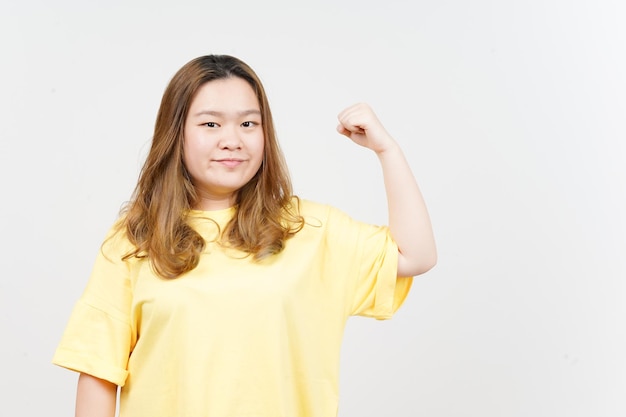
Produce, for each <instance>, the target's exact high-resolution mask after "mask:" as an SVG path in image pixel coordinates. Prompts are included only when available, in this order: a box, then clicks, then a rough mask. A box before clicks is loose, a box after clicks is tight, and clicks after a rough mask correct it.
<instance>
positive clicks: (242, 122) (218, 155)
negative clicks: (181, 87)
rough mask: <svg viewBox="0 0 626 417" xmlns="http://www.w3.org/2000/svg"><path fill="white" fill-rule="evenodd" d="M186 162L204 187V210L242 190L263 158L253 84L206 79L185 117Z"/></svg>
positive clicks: (218, 206)
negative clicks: (208, 80) (251, 85)
mask: <svg viewBox="0 0 626 417" xmlns="http://www.w3.org/2000/svg"><path fill="white" fill-rule="evenodd" d="M184 137H185V141H184V144H183V154H184V157H183V158H184V159H183V160H184V163H185V167H186V168H187V171H188V172H189V174H190V176H191V179H192V181H193V183H194V185H195V187H196V190H197V191H198V195H199V197H200V198H199V202H198V204H197V206H196V207H195V208H197V209H200V210H220V209H225V208H228V207H231V206H232V205H233V204H234V203H235V197H236V194H237V191H238V190H239V189H240V188H241V187H243V186H244V185H245V184H246V183H247V182H248V181H250V180H251V179H252V177H254V175H255V174H256V173H257V171H258V170H259V167H260V166H261V162H262V161H263V148H264V137H263V126H262V124H261V112H260V108H259V103H258V100H257V98H256V95H255V93H254V91H253V90H252V87H250V84H248V83H247V82H246V81H245V80H242V79H241V78H236V77H233V78H226V79H220V80H215V81H210V82H208V83H206V84H204V85H203V86H202V87H201V88H200V90H199V91H198V93H197V94H196V96H195V97H194V99H193V101H192V102H191V107H190V108H189V115H188V116H187V120H186V121H185V130H184Z"/></svg>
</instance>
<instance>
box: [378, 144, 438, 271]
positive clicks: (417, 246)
mask: <svg viewBox="0 0 626 417" xmlns="http://www.w3.org/2000/svg"><path fill="white" fill-rule="evenodd" d="M377 155H378V158H379V160H380V163H381V166H382V170H383V177H384V183H385V191H386V193H387V203H388V209H389V229H390V231H391V235H392V237H393V239H394V240H395V242H396V244H397V245H398V252H399V253H398V276H415V275H419V274H422V273H424V272H426V271H428V270H429V269H431V268H432V267H433V266H434V265H435V264H436V262H437V249H436V246H435V239H434V236H433V230H432V226H431V222H430V216H429V215H428V210H427V208H426V204H425V203H424V199H423V197H422V193H421V191H420V189H419V186H418V184H417V181H416V180H415V177H414V176H413V173H412V172H411V168H410V167H409V164H408V162H407V160H406V158H405V156H404V154H403V152H402V150H401V149H400V147H399V146H398V145H397V144H396V143H395V141H394V142H393V146H390V147H388V148H386V149H385V150H383V151H381V152H378V153H377Z"/></svg>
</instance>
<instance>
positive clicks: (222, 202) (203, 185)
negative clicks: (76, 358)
mask: <svg viewBox="0 0 626 417" xmlns="http://www.w3.org/2000/svg"><path fill="white" fill-rule="evenodd" d="M250 93H252V95H253V96H254V93H253V92H252V89H251V88H250V87H249V85H248V84H247V83H245V81H242V80H240V79H236V78H235V79H227V80H217V81H211V82H209V83H207V84H205V86H203V87H202V88H201V89H200V92H199V93H198V95H197V96H196V98H195V99H194V100H193V102H192V105H191V108H190V112H189V116H188V118H187V120H186V123H185V144H184V153H185V165H186V166H187V169H188V171H189V172H190V175H191V176H192V179H193V181H194V184H196V186H197V187H198V191H199V194H200V197H201V199H200V203H199V207H198V208H199V209H202V210H219V209H223V208H228V207H231V206H232V204H233V203H234V197H235V195H236V192H237V190H238V189H239V188H241V187H242V186H243V185H244V184H246V182H247V181H249V180H250V179H251V178H252V177H253V176H254V174H255V173H256V172H257V170H258V169H259V167H260V164H261V161H262V158H263V132H262V129H261V125H260V122H261V121H260V116H257V115H256V113H254V111H255V110H256V111H258V103H257V100H256V97H251V96H250ZM257 117H258V119H257ZM338 120H339V124H338V126H337V131H338V132H339V133H341V134H342V135H344V136H346V137H348V138H349V139H351V140H352V141H353V142H354V143H356V144H358V145H361V146H364V147H366V148H369V149H371V150H372V151H373V152H374V153H376V155H377V156H378V159H379V161H380V164H381V167H382V171H383V177H384V183H385V191H386V194H387V203H388V209H389V228H390V231H391V235H392V236H393V239H394V240H395V242H396V244H397V245H398V276H399V277H409V276H415V275H420V274H422V273H424V272H426V271H428V270H429V269H431V268H432V267H433V266H434V265H435V263H436V262H437V251H436V247H435V240H434V237H433V231H432V227H431V222H430V218H429V216H428V211H427V209H426V205H425V203H424V199H423V198H422V194H421V192H420V189H419V187H418V185H417V182H416V180H415V177H414V176H413V174H412V172H411V169H410V167H409V164H408V163H407V161H406V158H405V157H404V154H403V152H402V150H401V149H400V147H399V146H398V144H397V142H396V141H395V140H394V139H393V138H392V137H391V136H390V135H389V133H387V131H386V130H385V128H384V127H383V125H382V124H381V122H380V121H379V120H378V118H377V117H376V115H375V114H374V112H373V111H372V109H371V108H370V107H369V106H368V105H367V104H363V103H359V104H355V105H353V106H350V107H348V108H347V109H345V110H343V111H342V112H341V113H340V114H339V116H338ZM248 121H252V122H254V123H252V124H250V123H247V122H248ZM257 122H258V125H256V123H257ZM229 160H230V161H231V162H228V161H229ZM224 161H226V162H224ZM116 393H117V386H116V385H114V384H112V383H110V382H108V381H104V380H101V379H98V378H95V377H93V376H90V375H87V374H81V375H80V377H79V381H78V392H77V398H76V417H114V415H115V406H116Z"/></svg>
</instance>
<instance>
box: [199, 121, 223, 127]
mask: <svg viewBox="0 0 626 417" xmlns="http://www.w3.org/2000/svg"><path fill="white" fill-rule="evenodd" d="M202 126H206V127H218V126H219V125H218V124H217V123H215V122H206V123H202Z"/></svg>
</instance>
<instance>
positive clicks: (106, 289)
mask: <svg viewBox="0 0 626 417" xmlns="http://www.w3.org/2000/svg"><path fill="white" fill-rule="evenodd" d="M121 235H123V233H121V232H120V233H114V232H113V229H112V230H111V231H110V232H109V235H108V236H107V239H106V240H105V241H104V244H103V245H102V247H101V248H100V250H99V252H98V255H97V258H96V261H95V264H94V267H93V271H92V273H91V276H90V278H89V281H88V283H87V286H86V288H85V290H84V292H83V294H82V296H81V297H80V299H79V300H78V301H77V303H76V304H75V306H74V309H73V311H72V314H71V316H70V319H69V321H68V324H67V326H66V329H65V332H64V333H63V336H62V338H61V342H60V343H59V345H58V347H57V349H56V352H55V354H54V357H53V360H52V362H53V363H54V364H55V365H59V366H62V367H64V368H68V369H71V370H73V371H77V372H82V373H86V374H90V375H93V376H95V377H97V378H101V379H105V380H107V381H110V382H112V383H114V384H116V385H119V386H122V385H124V383H125V381H126V377H127V375H128V372H127V370H126V368H127V363H128V358H129V355H130V351H131V349H132V344H133V343H134V342H133V340H132V339H133V337H132V326H131V320H130V308H131V300H132V294H131V286H130V279H129V270H128V267H127V263H126V262H124V261H122V260H121V257H122V256H123V255H124V254H125V253H126V252H127V251H128V249H129V248H130V244H129V243H128V241H127V239H125V238H124V237H122V236H121Z"/></svg>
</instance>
